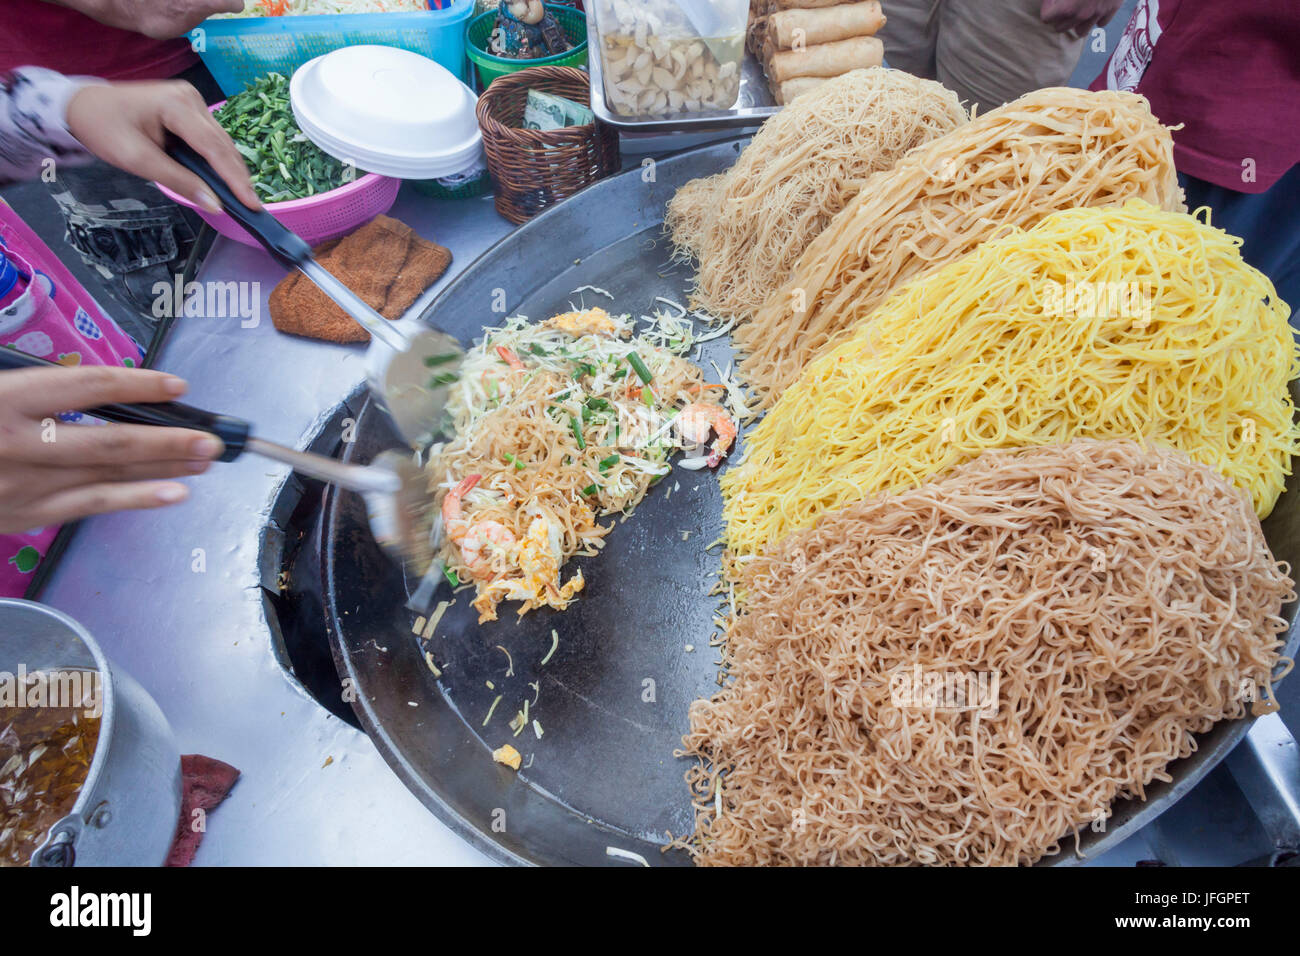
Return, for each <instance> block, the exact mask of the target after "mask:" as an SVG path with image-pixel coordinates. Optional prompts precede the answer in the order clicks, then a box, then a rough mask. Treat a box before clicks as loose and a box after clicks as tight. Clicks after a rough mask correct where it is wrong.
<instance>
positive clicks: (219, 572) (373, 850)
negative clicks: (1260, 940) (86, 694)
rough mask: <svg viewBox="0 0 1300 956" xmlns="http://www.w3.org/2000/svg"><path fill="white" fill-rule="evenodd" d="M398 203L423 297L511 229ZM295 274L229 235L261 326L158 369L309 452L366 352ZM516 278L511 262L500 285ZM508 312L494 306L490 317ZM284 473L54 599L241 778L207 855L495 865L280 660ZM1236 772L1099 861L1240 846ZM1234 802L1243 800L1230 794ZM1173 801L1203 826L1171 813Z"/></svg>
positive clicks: (97, 550)
mask: <svg viewBox="0 0 1300 956" xmlns="http://www.w3.org/2000/svg"><path fill="white" fill-rule="evenodd" d="M392 215H393V216H395V217H397V218H399V219H401V220H403V221H404V222H406V223H408V224H409V225H411V226H412V227H413V228H414V229H415V230H416V231H417V232H419V233H420V234H421V235H423V236H425V237H427V238H429V239H432V240H434V241H437V242H439V243H440V244H442V245H444V246H446V247H448V248H449V249H451V251H452V254H453V256H454V260H453V263H452V266H451V269H449V270H448V275H447V276H444V277H443V278H442V279H441V280H440V281H439V283H438V284H437V285H435V286H434V287H433V288H432V289H431V290H429V292H427V293H426V294H425V296H424V298H423V299H422V300H421V301H420V302H419V303H417V304H416V308H422V307H423V305H424V304H425V303H427V302H428V301H429V300H431V299H432V298H433V296H434V295H435V294H436V293H437V292H438V290H439V289H440V288H441V287H442V285H443V284H445V283H446V282H447V280H448V278H449V277H450V276H451V275H454V274H455V273H456V272H458V271H460V270H461V269H464V268H465V267H466V266H467V265H468V264H469V263H470V262H472V261H473V260H474V259H475V258H476V257H477V256H478V255H479V254H480V253H481V252H483V251H484V250H485V249H486V248H487V247H488V246H489V245H491V244H492V243H493V242H495V241H497V240H498V239H500V238H501V237H503V236H505V235H506V234H507V233H508V232H509V231H510V229H511V227H510V225H509V224H508V223H507V222H506V221H505V220H504V219H502V218H501V217H499V216H498V215H497V214H496V212H495V210H494V209H493V207H492V200H491V198H482V199H475V200H461V201H453V202H446V201H436V200H433V199H430V198H427V197H425V196H422V195H421V194H419V193H417V192H415V191H414V190H411V189H409V188H407V189H404V190H403V192H402V194H401V196H400V197H399V199H398V203H397V205H396V206H395V207H394V208H393V210H392ZM283 275H284V269H283V268H281V267H280V266H278V265H276V264H275V263H274V262H273V261H272V260H271V258H270V257H269V256H267V255H266V254H264V253H263V252H261V251H260V250H257V249H252V248H248V247H245V246H241V245H238V244H236V243H233V242H230V241H227V240H218V243H217V244H216V245H215V246H214V247H213V250H212V252H211V254H210V255H209V257H208V259H207V261H206V262H205V263H204V266H203V269H202V271H201V273H200V275H199V277H198V279H199V281H200V282H201V283H217V282H223V283H224V282H232V281H234V282H255V283H260V288H259V290H258V295H257V299H256V300H257V302H258V303H259V305H260V321H259V322H258V323H257V324H256V325H251V323H249V322H247V321H244V320H241V318H240V317H225V318H223V317H220V316H217V315H204V316H188V317H183V318H180V319H178V320H177V324H176V327H175V329H174V331H173V334H172V336H171V339H170V341H169V342H168V343H167V346H166V348H165V350H164V351H163V353H162V356H161V359H160V362H159V366H160V367H161V368H164V369H166V370H168V371H171V372H175V373H176V374H178V375H181V376H184V377H185V378H186V379H188V380H189V382H190V385H191V392H190V396H189V400H191V401H192V402H193V403H194V404H196V405H201V406H203V407H206V408H209V409H212V410H214V411H221V412H227V413H230V414H233V415H238V416H241V417H244V418H247V419H249V420H251V421H253V422H254V423H255V425H256V426H257V433H258V434H260V435H261V436H262V437H265V438H269V439H272V440H275V441H280V442H283V443H286V444H290V445H299V446H301V445H305V444H307V443H308V441H310V439H311V438H312V437H313V436H314V435H315V434H316V432H317V430H318V429H319V428H320V426H321V424H322V422H323V421H324V419H325V418H326V417H327V414H328V413H329V412H330V411H331V410H332V409H333V408H334V407H335V406H337V405H338V404H339V403H340V402H341V401H342V400H343V399H344V398H345V397H347V395H348V394H349V393H350V392H351V391H352V390H353V389H354V388H355V387H356V386H357V385H358V383H359V382H360V381H361V380H362V377H363V373H362V359H361V350H360V348H358V347H341V346H336V345H330V344H324V343H319V342H313V341H309V340H306V339H301V338H297V337H294V336H288V335H282V334H280V333H279V332H277V331H275V329H274V328H273V327H272V325H271V321H270V316H269V312H268V310H267V306H266V300H267V297H268V296H269V294H270V292H271V290H272V289H273V288H274V287H275V284H276V283H277V282H278V281H279V280H280V279H281V278H282V277H283ZM509 285H510V282H509V277H508V276H503V277H502V286H503V287H504V288H506V289H507V290H508V289H509ZM512 305H513V303H507V307H510V306H512ZM499 318H500V316H499V315H493V314H485V315H484V316H483V322H484V324H488V323H490V322H491V321H493V320H494V319H499ZM246 326H251V327H246ZM286 477H287V470H286V469H284V468H283V467H280V466H276V465H273V464H271V463H268V462H264V461H261V460H258V459H256V458H253V457H251V456H250V457H246V458H244V459H241V460H240V461H238V462H235V463H234V464H229V465H216V466H214V468H213V470H212V471H210V472H209V473H208V474H207V475H204V476H200V477H198V478H195V479H193V480H192V481H191V482H190V486H191V489H192V492H193V495H192V497H191V500H190V501H188V502H186V503H185V504H184V505H181V506H179V507H175V508H170V509H165V510H162V511H152V512H135V513H125V514H117V515H109V516H104V517H100V518H94V519H91V520H89V521H87V522H86V523H85V524H84V526H83V527H82V528H81V529H80V531H79V532H78V534H77V536H76V537H75V539H74V540H73V543H72V545H71V547H70V548H69V550H68V552H67V553H66V554H65V556H64V558H63V560H62V562H61V564H60V566H59V567H58V569H57V570H56V572H55V574H54V576H53V578H52V580H51V582H50V585H49V587H48V588H47V590H46V592H45V595H44V598H43V599H44V601H45V602H46V603H48V604H51V605H53V606H54V607H56V608H59V609H61V610H63V611H66V612H67V613H69V614H71V615H72V616H73V617H74V618H76V619H77V620H79V621H80V622H81V623H83V624H84V625H85V626H86V627H88V628H89V629H90V631H91V632H92V633H93V634H94V635H95V637H96V638H97V639H98V640H99V642H100V644H101V645H102V646H103V648H104V650H105V651H106V652H107V653H108V655H109V656H110V657H111V658H113V659H114V660H115V661H117V662H119V663H120V664H121V665H122V666H123V667H125V668H126V669H127V670H129V671H130V672H131V673H132V674H133V675H134V676H135V677H136V679H138V680H139V681H140V682H141V683H142V684H143V685H144V686H145V687H146V688H147V689H148V690H149V692H150V693H151V694H153V696H154V698H155V699H156V700H157V701H158V703H159V705H160V706H161V707H162V709H163V711H164V712H165V713H166V715H167V717H168V719H169V720H170V721H171V724H172V726H173V727H174V728H175V730H176V734H177V737H178V739H179V742H180V746H181V750H182V752H184V753H202V754H207V755H209V756H212V757H216V758H218V759H221V760H224V761H227V762H228V763H231V764H233V765H234V766H236V767H238V768H239V769H240V771H241V772H242V776H241V779H240V781H239V783H238V785H237V786H236V787H235V789H234V791H233V792H232V793H231V796H230V798H229V799H228V800H227V801H226V802H225V803H224V804H223V805H222V806H221V807H220V808H219V809H218V810H217V811H215V812H214V813H213V814H212V816H211V818H210V820H209V825H208V832H207V834H206V837H205V839H204V841H203V845H202V848H201V849H200V851H199V853H198V856H197V858H196V861H195V862H196V864H198V865H209V866H212V865H272V864H290V865H328V866H339V865H351V864H478V863H484V862H487V860H486V858H485V857H484V856H482V855H481V854H480V853H479V852H478V851H477V850H475V849H473V848H472V847H470V846H469V845H468V844H466V843H464V842H463V841H462V840H460V839H459V838H458V837H456V836H455V835H454V834H452V833H451V831H449V830H448V829H447V828H446V827H444V826H443V825H442V824H441V823H439V822H438V821H437V820H436V819H435V818H434V817H433V816H431V815H430V814H429V813H428V811H427V810H425V809H424V807H423V806H421V805H420V803H419V802H417V800H416V799H415V797H413V796H412V795H411V794H410V793H409V792H408V791H407V790H406V788H405V787H404V786H403V785H402V784H401V783H400V782H399V781H398V779H397V777H396V776H395V775H394V774H393V773H391V772H390V771H389V769H388V767H387V766H386V765H385V764H384V762H383V761H382V759H381V758H380V757H379V755H378V753H377V752H376V751H375V749H374V747H373V746H372V745H371V744H370V741H369V739H368V738H367V737H366V736H365V735H364V734H362V733H360V732H359V731H357V730H354V729H353V728H352V727H350V726H348V725H347V724H345V723H343V722H342V721H340V720H338V719H337V718H335V717H333V716H332V715H330V714H329V713H328V712H327V711H326V710H325V709H324V708H323V707H322V706H321V705H320V704H319V703H317V702H316V701H315V700H314V699H312V698H311V697H310V696H309V695H308V694H307V693H306V692H305V691H304V690H303V689H302V688H301V687H300V686H299V685H298V684H297V683H296V682H295V681H294V679H293V678H292V677H291V676H290V675H289V674H288V673H287V672H286V671H285V670H283V669H282V668H281V666H280V664H279V663H278V662H277V656H276V654H275V653H274V650H273V648H272V638H271V631H270V627H269V625H268V622H267V620H266V613H265V610H264V605H263V600H262V592H261V588H260V581H261V578H260V574H259V568H258V548H259V539H260V535H261V533H262V530H263V528H264V527H265V526H266V525H267V522H268V517H269V514H270V508H271V505H272V503H273V502H274V500H275V498H276V495H277V493H278V491H279V490H280V488H281V486H282V485H283V484H284V482H285V479H286ZM1223 774H1226V771H1225V770H1223V769H1222V768H1220V770H1219V771H1216V774H1215V775H1212V777H1211V778H1210V779H1209V780H1207V781H1206V782H1205V783H1203V784H1202V786H1201V787H1200V788H1198V790H1197V791H1194V793H1193V795H1192V796H1189V798H1187V799H1186V800H1184V802H1183V804H1180V805H1179V807H1177V808H1175V811H1171V812H1170V813H1169V814H1167V815H1166V817H1165V818H1163V819H1162V820H1161V821H1160V822H1159V823H1157V824H1155V825H1153V826H1151V827H1148V828H1147V829H1146V830H1144V831H1142V833H1140V834H1138V835H1137V836H1136V837H1134V838H1132V839H1130V840H1128V841H1126V842H1125V843H1124V844H1122V845H1121V846H1120V847H1118V848H1116V849H1115V850H1113V851H1111V852H1110V853H1108V854H1106V855H1105V856H1103V857H1101V858H1100V859H1098V860H1095V861H1091V862H1094V863H1103V864H1114V865H1132V864H1133V863H1134V862H1136V861H1137V860H1140V859H1147V858H1151V857H1155V856H1157V855H1158V856H1160V857H1161V858H1164V859H1166V860H1171V861H1173V860H1177V859H1179V858H1186V856H1187V852H1188V850H1187V848H1188V847H1192V848H1195V849H1196V850H1198V851H1199V852H1200V853H1201V854H1203V856H1202V857H1201V858H1200V859H1199V860H1198V862H1220V863H1232V862H1240V861H1241V860H1242V859H1245V851H1244V850H1243V849H1242V848H1243V847H1245V846H1247V845H1248V844H1249V842H1250V840H1251V839H1252V838H1253V835H1252V832H1251V829H1250V828H1251V827H1252V826H1254V827H1255V828H1256V829H1258V825H1257V824H1255V823H1253V815H1251V814H1250V812H1249V810H1248V809H1246V808H1245V807H1244V802H1242V801H1240V795H1239V794H1238V795H1237V797H1236V798H1233V797H1232V796H1231V794H1227V795H1225V793H1226V791H1224V792H1220V791H1222V790H1224V788H1225V787H1227V788H1228V789H1232V788H1231V785H1230V784H1227V783H1226V782H1225V778H1224V777H1223V776H1222V775H1223ZM1216 780H1217V781H1218V782H1217V783H1215V784H1213V786H1211V784H1212V782H1213V781H1216ZM1215 787H1218V788H1219V789H1214V788H1215ZM1211 791H1213V792H1211ZM1203 793H1204V794H1206V795H1207V796H1206V797H1204V798H1203V799H1204V800H1206V801H1209V802H1210V803H1212V804H1213V806H1215V807H1218V808H1220V810H1219V812H1220V813H1221V814H1222V813H1224V811H1227V813H1226V816H1227V820H1226V821H1225V819H1224V818H1223V816H1221V817H1220V819H1219V820H1218V821H1217V822H1216V825H1214V826H1210V827H1206V826H1204V823H1203V821H1204V817H1205V813H1204V812H1200V811H1198V809H1197V807H1196V803H1197V800H1196V795H1197V794H1203ZM1233 799H1235V800H1237V801H1238V802H1241V804H1242V806H1241V812H1240V813H1238V812H1236V811H1228V810H1227V807H1226V806H1225V805H1224V801H1231V800H1233ZM1184 805H1186V806H1184ZM1180 813H1182V814H1183V815H1190V820H1188V821H1186V822H1179V823H1177V824H1175V825H1170V824H1168V823H1166V822H1165V821H1166V820H1170V821H1171V822H1172V821H1174V820H1177V819H1178V818H1179V816H1180ZM1243 813H1244V814H1245V815H1244V816H1243V815H1242V814H1243ZM1066 849H1067V851H1068V844H1067V847H1066Z"/></svg>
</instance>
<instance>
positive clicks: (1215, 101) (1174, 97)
mask: <svg viewBox="0 0 1300 956" xmlns="http://www.w3.org/2000/svg"><path fill="white" fill-rule="evenodd" d="M1092 86H1093V89H1106V88H1108V87H1109V88H1110V89H1122V90H1134V89H1135V90H1136V91H1137V92H1139V93H1141V94H1142V95H1143V96H1145V97H1146V98H1147V99H1148V100H1150V101H1151V110H1152V112H1154V113H1155V114H1156V116H1157V117H1159V119H1160V121H1161V122H1162V123H1164V124H1165V125H1166V126H1175V125H1177V124H1179V123H1182V124H1183V128H1182V129H1180V130H1176V131H1174V134H1173V137H1174V161H1175V163H1176V165H1177V166H1178V168H1179V170H1181V171H1182V172H1185V173H1187V174H1189V175H1191V176H1195V177H1197V178H1198V179H1204V180H1207V181H1209V182H1211V183H1214V184H1215V185H1217V186H1223V187H1225V188H1227V189H1233V190H1236V191H1237V192H1243V193H1261V192H1263V191H1264V190H1266V189H1268V187H1270V186H1272V185H1273V184H1274V183H1275V182H1277V181H1278V179H1280V178H1281V177H1282V175H1283V174H1284V173H1286V171H1287V170H1289V169H1290V168H1291V167H1292V166H1294V165H1295V164H1296V163H1297V162H1300V0H1231V2H1226V3H1225V2H1223V0H1138V5H1137V10H1136V11H1135V12H1134V14H1133V18H1132V19H1131V20H1129V23H1128V26H1127V27H1126V28H1125V30H1124V35H1123V37H1122V38H1121V39H1120V42H1119V43H1118V44H1116V46H1115V51H1114V53H1113V54H1112V55H1111V58H1110V61H1109V62H1107V64H1106V69H1105V70H1104V71H1103V72H1102V74H1101V76H1099V77H1097V79H1096V80H1094V81H1093V84H1092Z"/></svg>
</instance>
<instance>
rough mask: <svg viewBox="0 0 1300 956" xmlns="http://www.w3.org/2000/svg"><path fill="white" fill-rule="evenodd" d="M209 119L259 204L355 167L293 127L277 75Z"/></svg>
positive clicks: (309, 189)
mask: <svg viewBox="0 0 1300 956" xmlns="http://www.w3.org/2000/svg"><path fill="white" fill-rule="evenodd" d="M213 116H214V117H215V119H216V121H217V122H218V123H220V124H221V127H222V129H224V130H225V131H226V132H227V133H229V134H230V138H231V139H233V140H234V141H235V148H236V149H238V150H239V152H240V154H241V155H242V156H243V157H244V160H245V161H246V162H247V163H248V168H249V174H250V175H251V176H252V180H253V188H254V189H256V190H257V193H258V195H259V196H261V198H262V200H263V201H264V202H285V201H287V200H291V199H306V198H307V197H308V196H315V195H318V194H320V193H323V192H328V191H329V190H331V189H337V188H338V187H339V186H342V185H344V184H345V183H348V182H351V181H352V179H353V178H355V175H356V170H355V169H353V168H352V167H351V166H346V165H344V164H343V163H342V162H340V161H339V160H337V159H335V158H334V157H333V156H331V155H329V154H328V153H326V152H325V151H323V150H322V149H321V148H320V147H319V146H317V145H316V144H315V143H313V142H312V141H311V140H309V139H307V137H306V136H305V135H304V134H303V132H302V130H300V129H299V128H298V124H297V123H296V122H294V118H293V110H292V109H291V108H290V106H289V81H288V80H287V79H285V78H284V77H283V76H281V75H280V74H279V73H268V74H266V75H265V76H263V77H262V78H261V79H259V80H256V81H255V82H253V83H250V84H249V85H248V89H246V90H245V91H244V92H242V93H236V94H235V95H234V96H232V97H231V98H230V99H228V100H227V101H226V104H225V105H224V106H222V107H221V109H219V110H217V111H216V112H215V113H214V114H213ZM434 358H437V356H434ZM425 361H426V363H427V362H429V360H428V359H426V360H425ZM430 364H432V363H430Z"/></svg>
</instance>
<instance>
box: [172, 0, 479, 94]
mask: <svg viewBox="0 0 1300 956" xmlns="http://www.w3.org/2000/svg"><path fill="white" fill-rule="evenodd" d="M473 12H474V0H452V4H451V6H450V7H448V8H447V9H445V10H427V11H426V10H419V11H413V12H408V13H349V14H337V15H329V16H319V17H316V16H307V17H293V16H288V17H235V18H230V19H226V18H220V19H215V20H204V21H203V22H202V23H200V24H199V25H198V26H197V27H195V28H194V29H193V30H191V31H190V34H189V36H190V41H191V43H192V44H193V46H194V50H195V52H197V53H198V54H199V57H200V58H201V59H202V60H203V65H204V66H206V67H207V68H208V70H209V71H210V72H211V73H212V76H213V77H214V78H215V79H216V81H217V84H218V85H219V86H220V87H221V90H222V92H223V93H225V94H226V95H227V96H233V95H234V94H236V93H239V92H241V91H242V90H243V89H244V87H245V86H246V85H247V84H249V83H250V82H252V81H253V80H256V79H257V78H258V77H260V76H264V75H265V74H267V73H271V72H275V73H283V74H284V75H285V76H290V75H292V74H293V71H294V70H296V69H298V67H300V66H302V65H303V64H304V63H306V62H307V61H308V60H311V59H314V58H315V57H318V56H321V55H323V54H325V53H330V52H332V51H334V50H337V49H340V48H341V47H345V46H357V45H359V44H363V43H375V44H379V45H380V46H395V47H399V48H400V49H403V50H410V51H412V52H413V53H420V54H422V55H424V56H427V57H429V58H430V59H432V60H434V61H436V62H438V63H440V64H442V65H443V66H445V67H446V68H447V69H449V70H451V72H452V73H453V74H454V75H456V76H457V77H459V78H460V79H461V80H468V78H469V60H468V59H467V58H466V56H465V23H466V21H468V20H469V18H470V15H471V14H472V13H473Z"/></svg>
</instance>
